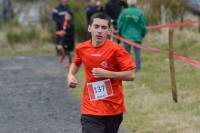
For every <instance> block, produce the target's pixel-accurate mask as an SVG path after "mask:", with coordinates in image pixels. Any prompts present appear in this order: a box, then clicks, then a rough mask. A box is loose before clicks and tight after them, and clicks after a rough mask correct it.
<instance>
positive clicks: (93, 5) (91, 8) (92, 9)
mask: <svg viewBox="0 0 200 133" xmlns="http://www.w3.org/2000/svg"><path fill="white" fill-rule="evenodd" d="M102 11H103V7H102V5H101V2H100V1H99V0H89V1H88V4H87V6H86V8H85V13H86V19H87V24H89V21H90V18H91V16H92V15H93V14H95V13H97V12H102Z"/></svg>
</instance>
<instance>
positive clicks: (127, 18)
mask: <svg viewBox="0 0 200 133" xmlns="http://www.w3.org/2000/svg"><path fill="white" fill-rule="evenodd" d="M117 26H118V30H119V34H120V35H121V36H122V37H124V38H126V39H129V40H132V41H134V42H142V40H143V38H144V36H145V34H146V32H147V29H146V26H147V22H146V18H145V16H144V13H143V12H142V11H141V10H140V9H139V8H137V7H135V6H133V7H128V8H126V9H124V10H123V11H122V12H121V14H120V16H119V18H118V22H117Z"/></svg>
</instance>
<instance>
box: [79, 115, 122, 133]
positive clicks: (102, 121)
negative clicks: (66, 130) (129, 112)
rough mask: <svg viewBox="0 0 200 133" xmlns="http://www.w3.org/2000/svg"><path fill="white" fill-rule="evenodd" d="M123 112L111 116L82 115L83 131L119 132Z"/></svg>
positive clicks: (92, 132) (90, 132) (98, 132)
mask: <svg viewBox="0 0 200 133" xmlns="http://www.w3.org/2000/svg"><path fill="white" fill-rule="evenodd" d="M122 120H123V114H119V115H111V116H95V115H81V125H82V133H117V132H118V129H119V126H120V124H121V122H122Z"/></svg>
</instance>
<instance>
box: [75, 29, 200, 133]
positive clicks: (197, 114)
mask: <svg viewBox="0 0 200 133" xmlns="http://www.w3.org/2000/svg"><path fill="white" fill-rule="evenodd" d="M185 34H187V31H182V32H179V31H176V32H175V36H174V37H175V40H174V47H175V51H177V52H179V53H181V54H184V55H186V56H188V57H191V58H193V59H197V60H199V59H200V55H199V49H200V45H199V39H198V37H196V36H197V35H198V34H195V33H190V34H191V36H189V37H186V36H184V35H185ZM166 37H167V35H166ZM162 38H163V35H160V33H149V34H148V36H147V37H146V39H145V42H144V44H143V45H146V46H149V47H157V48H161V49H163V50H167V49H168V44H167V38H164V39H162ZM142 60H143V61H142V66H143V67H142V71H141V72H140V73H137V74H136V80H135V81H134V82H124V86H125V87H124V94H125V101H126V105H127V112H126V113H125V117H124V121H123V124H122V126H123V127H124V128H126V129H128V130H129V132H130V133H199V132H200V124H199V121H200V105H199V102H200V97H199V93H200V84H199V81H200V71H199V69H197V68H194V67H192V66H191V65H188V64H186V63H184V62H182V61H179V60H177V59H175V67H176V80H177V81H176V83H177V90H178V100H179V102H178V103H174V102H173V100H172V96H171V83H170V72H169V61H168V57H167V55H160V54H155V53H150V52H146V51H143V53H142ZM77 78H78V80H79V82H80V85H79V87H78V88H77V89H75V90H74V93H75V95H78V96H79V97H80V96H81V91H82V89H81V88H82V87H83V82H84V76H83V69H82V68H81V71H80V73H78V75H77Z"/></svg>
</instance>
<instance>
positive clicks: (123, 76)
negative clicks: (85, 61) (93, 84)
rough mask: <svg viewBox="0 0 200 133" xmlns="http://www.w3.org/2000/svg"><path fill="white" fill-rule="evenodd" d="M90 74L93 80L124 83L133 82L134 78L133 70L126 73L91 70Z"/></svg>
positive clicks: (99, 69) (98, 69) (100, 69)
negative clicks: (118, 80) (116, 80)
mask: <svg viewBox="0 0 200 133" xmlns="http://www.w3.org/2000/svg"><path fill="white" fill-rule="evenodd" d="M92 73H93V76H94V77H95V78H112V79H120V80H124V81H133V80H134V78H135V69H132V70H128V71H121V72H114V71H108V70H105V69H102V68H93V70H92Z"/></svg>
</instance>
